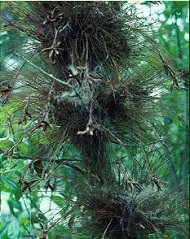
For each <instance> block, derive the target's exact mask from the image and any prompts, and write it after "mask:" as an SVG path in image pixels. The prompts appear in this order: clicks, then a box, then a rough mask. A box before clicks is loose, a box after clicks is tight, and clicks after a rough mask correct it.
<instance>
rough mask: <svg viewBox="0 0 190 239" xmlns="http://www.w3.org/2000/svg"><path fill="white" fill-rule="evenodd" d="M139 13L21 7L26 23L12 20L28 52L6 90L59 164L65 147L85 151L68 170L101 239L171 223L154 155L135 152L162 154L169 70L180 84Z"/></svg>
mask: <svg viewBox="0 0 190 239" xmlns="http://www.w3.org/2000/svg"><path fill="white" fill-rule="evenodd" d="M12 4H13V5H14V3H12ZM133 10H134V9H133V7H132V6H131V7H130V8H125V6H124V4H122V3H121V2H104V1H103V2H76V1H74V2H73V1H71V2H65V1H62V2H56V1H53V2H43V1H42V2H30V3H28V8H26V9H24V10H23V9H22V13H23V15H22V22H21V21H20V20H19V18H18V20H17V21H15V22H14V23H12V22H11V21H10V20H8V19H7V21H8V22H9V24H10V25H16V27H17V28H19V29H20V30H21V32H23V33H24V34H25V35H27V36H28V37H29V39H30V44H31V45H30V47H28V48H27V49H28V51H25V52H23V51H22V52H21V53H18V52H17V53H16V57H17V59H19V60H21V61H22V62H25V63H26V65H25V63H24V64H23V66H22V69H21V70H19V73H18V74H16V75H15V81H14V82H13V85H11V86H10V85H9V88H8V89H6V90H7V92H8V96H9V95H10V96H12V99H14V100H16V99H17V100H18V101H19V100H20V98H22V99H23V100H22V102H20V103H19V104H18V107H19V111H21V112H22V114H21V115H20V114H19V118H20V119H19V124H24V123H26V122H28V121H30V123H29V124H28V130H29V131H28V132H30V133H32V132H35V131H37V130H39V129H42V131H43V132H44V133H45V134H46V135H47V136H48V139H50V142H51V144H52V145H53V146H52V145H51V146H52V148H53V150H52V152H51V153H49V154H51V155H52V158H53V160H52V162H54V163H55V160H54V158H55V157H57V159H56V162H59V157H58V156H57V155H58V152H59V151H60V149H61V150H63V151H64V150H65V147H67V145H68V144H70V145H72V147H74V148H75V149H76V150H78V152H80V158H81V161H80V166H79V167H78V165H74V164H69V166H71V167H72V168H73V169H74V170H76V173H79V174H80V175H82V176H83V179H84V181H85V182H88V186H87V187H82V188H81V191H80V189H79V190H76V192H77V197H78V198H80V200H82V203H80V205H81V204H83V206H84V207H83V211H85V212H87V215H88V216H86V221H88V222H89V223H87V225H88V226H89V228H88V230H89V231H94V228H95V235H96V236H97V238H99V236H100V235H103V237H102V238H104V237H106V238H128V239H133V238H134V239H137V238H149V235H151V234H156V233H158V232H159V233H160V232H162V233H164V232H165V229H166V228H167V227H168V226H171V225H175V220H173V218H171V215H170V213H172V212H173V213H174V214H175V212H174V211H175V210H173V211H172V210H171V209H170V208H169V207H170V206H171V203H172V200H170V198H169V193H168V191H167V190H162V189H163V187H165V186H163V183H162V181H161V180H160V179H159V177H158V176H157V175H155V174H154V172H153V170H152V168H153V166H152V165H151V163H150V161H149V155H148V153H146V154H145V155H144V158H141V160H139V161H138V160H136V158H135V157H136V156H135V153H134V150H133V148H134V147H136V148H138V146H140V147H142V146H143V145H153V146H154V148H155V149H157V148H159V147H161V146H163V143H162V139H161V138H160V137H159V135H158V134H157V133H156V130H155V125H156V124H157V123H158V122H157V121H159V117H161V116H162V111H163V109H162V108H160V106H159V104H158V99H157V97H156V95H157V94H159V92H161V91H162V90H163V89H164V85H165V82H164V79H166V74H165V71H164V68H165V70H167V71H168V72H169V75H170V76H171V78H172V81H173V83H172V84H173V86H178V83H177V81H176V77H175V75H174V72H173V71H172V70H171V67H170V66H169V65H167V64H166V61H165V60H164V58H163V55H162V54H161V53H160V51H159V50H158V48H157V47H156V44H155V42H154V41H153V40H152V39H151V38H150V36H149V35H147V34H146V30H147V26H146V24H145V22H143V20H142V19H140V18H138V17H137V16H136V14H135V12H133ZM31 39H32V40H31ZM164 77H165V78H164ZM6 97H7V95H6ZM7 100H8V97H7V98H6V99H5V101H7ZM156 118H158V120H157V119H156ZM57 145H58V146H57ZM118 145H119V147H120V148H121V149H122V150H129V152H130V153H131V154H132V157H133V160H132V161H129V162H126V165H125V167H124V166H123V164H122V163H121V160H120V159H119V157H114V156H113V155H115V154H116V155H117V153H115V151H121V149H119V150H118ZM132 152H133V153H132ZM136 152H137V151H136ZM162 152H164V149H162ZM35 162H36V161H35ZM38 162H39V159H38ZM50 162H51V160H50ZM60 162H61V160H60ZM60 162H59V164H60ZM63 164H64V162H63ZM160 164H162V162H160ZM65 165H67V166H68V162H67V163H66V164H65ZM118 165H119V166H118ZM34 168H35V164H34ZM42 170H43V169H42ZM42 170H41V171H42ZM135 170H136V171H135ZM36 171H38V170H36ZM134 172H135V173H134ZM40 174H41V172H40ZM131 177H133V178H131ZM134 177H135V178H134ZM143 177H144V178H143ZM48 185H49V181H48ZM77 185H78V183H77ZM151 185H154V189H153V188H152V186H151ZM80 187H81V186H80ZM81 192H82V193H81ZM163 201H166V204H163ZM146 202H149V204H147V203H146ZM173 205H174V204H173ZM174 207H175V206H174ZM168 215H169V216H168ZM79 228H80V226H79Z"/></svg>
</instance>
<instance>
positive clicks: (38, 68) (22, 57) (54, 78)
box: [14, 52, 73, 89]
mask: <svg viewBox="0 0 190 239" xmlns="http://www.w3.org/2000/svg"><path fill="white" fill-rule="evenodd" d="M14 53H15V55H16V56H18V57H20V58H21V59H23V60H25V61H26V62H27V63H29V64H30V65H31V66H33V67H34V68H36V69H37V70H39V71H40V72H41V73H43V74H44V75H46V76H48V77H50V78H52V79H53V80H55V81H57V82H59V83H61V84H63V85H66V86H68V87H70V88H71V89H73V86H72V85H70V84H69V83H67V82H65V81H62V80H60V79H58V78H57V77H55V76H53V75H52V74H49V73H47V72H46V71H44V70H42V69H41V68H40V67H38V66H36V65H35V64H33V63H32V62H31V61H29V60H28V59H26V58H25V57H24V56H22V55H20V54H19V53H17V52H14Z"/></svg>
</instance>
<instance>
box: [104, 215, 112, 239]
mask: <svg viewBox="0 0 190 239" xmlns="http://www.w3.org/2000/svg"><path fill="white" fill-rule="evenodd" d="M112 221H113V218H112V219H111V220H110V222H109V223H108V225H107V227H106V229H105V231H104V233H103V236H102V239H104V238H105V235H106V232H107V230H108V228H109V226H110V224H111V223H112Z"/></svg>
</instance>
